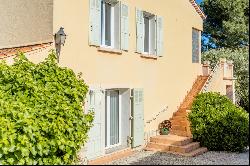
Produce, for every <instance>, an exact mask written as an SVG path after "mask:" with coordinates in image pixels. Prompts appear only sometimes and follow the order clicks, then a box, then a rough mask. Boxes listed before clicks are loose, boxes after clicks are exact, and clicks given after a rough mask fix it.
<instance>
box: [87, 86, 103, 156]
mask: <svg viewBox="0 0 250 166" xmlns="http://www.w3.org/2000/svg"><path fill="white" fill-rule="evenodd" d="M87 108H88V109H90V110H93V111H94V113H95V115H94V116H95V118H94V122H93V127H92V128H91V129H90V131H89V133H88V136H89V140H88V142H87V144H86V147H87V152H86V156H87V158H88V159H90V160H91V159H95V158H97V157H99V156H102V155H104V153H105V151H104V150H105V142H104V141H105V139H104V138H105V135H104V134H105V133H104V130H105V128H104V127H105V94H104V92H103V91H102V90H91V91H90V93H89V94H88V97H87Z"/></svg>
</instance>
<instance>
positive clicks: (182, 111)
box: [170, 76, 208, 137]
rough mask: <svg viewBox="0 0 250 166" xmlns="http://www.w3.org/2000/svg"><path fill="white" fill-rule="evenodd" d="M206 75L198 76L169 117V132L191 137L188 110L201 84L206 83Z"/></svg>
mask: <svg viewBox="0 0 250 166" xmlns="http://www.w3.org/2000/svg"><path fill="white" fill-rule="evenodd" d="M207 79H208V76H198V77H197V79H196V81H195V82H194V84H193V86H192V88H191V90H190V91H189V92H188V93H187V95H186V97H185V98H184V100H183V102H182V103H181V105H180V107H179V109H178V110H177V112H175V113H174V114H173V116H172V118H170V121H171V124H172V129H171V130H170V133H171V134H175V135H179V136H184V137H192V134H191V131H190V127H189V126H190V123H189V121H188V118H187V116H188V111H189V110H190V109H191V106H192V103H193V101H194V99H195V97H196V96H197V95H198V94H199V92H200V91H201V89H202V87H203V85H204V84H205V83H206V81H207Z"/></svg>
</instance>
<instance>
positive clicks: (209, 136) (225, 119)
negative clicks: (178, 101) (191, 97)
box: [188, 92, 249, 152]
mask: <svg viewBox="0 0 250 166" xmlns="http://www.w3.org/2000/svg"><path fill="white" fill-rule="evenodd" d="M191 109H192V111H191V113H190V114H189V115H188V118H189V120H190V122H191V132H192V134H193V138H194V139H195V140H198V141H199V142H200V143H201V145H202V146H205V147H207V148H208V149H209V150H216V151H233V152H235V151H238V152H241V151H243V150H244V149H245V148H246V147H247V146H248V145H249V143H248V140H249V114H248V113H247V112H246V111H245V110H243V109H242V108H240V107H237V106H235V105H234V104H233V103H232V102H231V101H230V99H229V98H227V97H226V96H223V95H220V94H219V93H213V92H209V93H202V94H199V95H198V96H197V97H196V99H195V101H194V103H193V105H192V108H191Z"/></svg>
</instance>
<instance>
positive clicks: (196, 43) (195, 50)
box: [192, 28, 201, 63]
mask: <svg viewBox="0 0 250 166" xmlns="http://www.w3.org/2000/svg"><path fill="white" fill-rule="evenodd" d="M200 43H201V42H200V31H198V30H196V29H194V28H193V30H192V62H193V63H199V62H200V50H201V45H200Z"/></svg>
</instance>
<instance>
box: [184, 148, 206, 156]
mask: <svg viewBox="0 0 250 166" xmlns="http://www.w3.org/2000/svg"><path fill="white" fill-rule="evenodd" d="M207 151H208V149H207V148H205V147H200V148H198V149H196V150H194V151H192V152H189V153H185V154H184V156H186V157H195V156H198V155H201V154H203V153H206V152H207Z"/></svg>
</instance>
